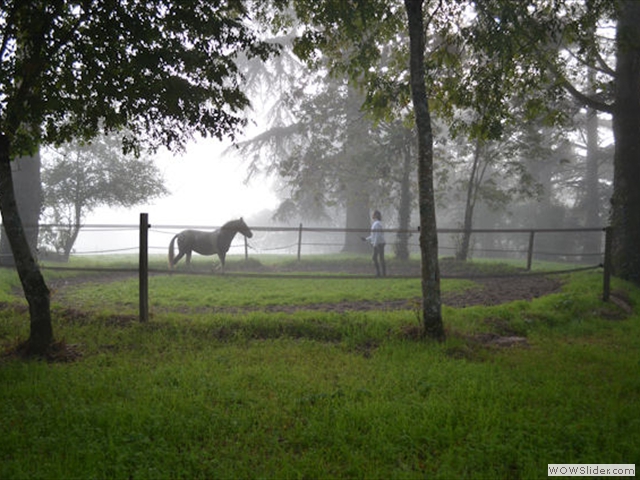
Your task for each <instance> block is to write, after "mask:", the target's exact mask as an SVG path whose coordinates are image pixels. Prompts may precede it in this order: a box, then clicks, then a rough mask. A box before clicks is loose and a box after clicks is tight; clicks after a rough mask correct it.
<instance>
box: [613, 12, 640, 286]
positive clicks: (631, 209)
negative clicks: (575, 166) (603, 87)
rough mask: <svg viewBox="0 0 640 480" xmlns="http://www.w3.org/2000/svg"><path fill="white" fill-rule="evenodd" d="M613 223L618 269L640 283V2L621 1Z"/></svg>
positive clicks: (617, 46)
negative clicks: (639, 180) (639, 186)
mask: <svg viewBox="0 0 640 480" xmlns="http://www.w3.org/2000/svg"><path fill="white" fill-rule="evenodd" d="M619 9H620V10H619V15H618V28H617V34H616V44H617V45H616V48H617V67H616V89H615V111H614V115H613V134H614V137H615V154H614V179H613V196H612V198H611V206H612V209H611V226H612V227H613V257H612V261H613V268H614V273H615V274H616V275H617V276H620V277H622V278H624V279H626V280H631V281H633V282H635V283H638V284H640V248H639V247H638V245H639V244H640V188H638V179H640V2H638V1H637V0H624V1H621V2H620V6H619Z"/></svg>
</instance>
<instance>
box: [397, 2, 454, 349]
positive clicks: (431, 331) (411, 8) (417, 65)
mask: <svg viewBox="0 0 640 480" xmlns="http://www.w3.org/2000/svg"><path fill="white" fill-rule="evenodd" d="M422 3H423V2H422V0H405V2H404V4H405V8H406V10H407V17H408V20H409V43H410V52H411V59H410V70H411V97H412V100H413V108H414V111H415V115H416V128H417V131H418V192H419V208H420V253H421V255H422V317H423V322H424V328H425V333H426V335H427V336H428V337H430V338H434V339H437V340H440V341H442V340H444V338H445V333H444V326H443V324H442V304H441V298H440V271H439V266H438V235H437V232H436V208H435V195H434V189H433V132H432V130H431V116H430V113H429V103H428V100H427V90H426V85H425V66H424V48H425V38H424V30H423V28H424V22H423V19H422Z"/></svg>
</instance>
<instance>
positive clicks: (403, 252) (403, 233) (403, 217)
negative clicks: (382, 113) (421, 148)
mask: <svg viewBox="0 0 640 480" xmlns="http://www.w3.org/2000/svg"><path fill="white" fill-rule="evenodd" d="M407 137H409V138H410V136H409V135H407ZM409 138H407V143H406V144H405V145H404V146H403V148H402V156H403V158H402V178H401V180H400V206H399V208H398V229H399V230H400V232H399V233H398V236H397V240H396V258H397V259H398V260H402V261H405V262H406V261H407V260H409V237H410V236H411V234H410V233H409V227H410V222H411V200H412V199H411V171H412V170H411V169H412V163H413V162H412V160H413V158H412V157H411V147H410V145H409V143H408V142H409Z"/></svg>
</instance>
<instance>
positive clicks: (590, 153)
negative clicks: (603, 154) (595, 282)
mask: <svg viewBox="0 0 640 480" xmlns="http://www.w3.org/2000/svg"><path fill="white" fill-rule="evenodd" d="M586 131H587V158H586V163H587V165H586V169H585V176H584V192H585V198H584V209H585V211H584V225H585V227H597V226H599V225H600V189H599V188H598V186H599V178H600V177H599V175H598V170H599V169H598V162H599V160H600V151H599V146H598V144H599V138H598V112H597V111H596V110H595V109H593V108H589V107H587V129H586ZM601 238H602V235H600V234H595V233H592V232H587V233H586V236H585V242H584V252H585V253H586V254H592V253H597V252H600V250H601V248H602V245H601V243H602V241H601ZM589 258H590V257H586V260H587V261H588V260H589Z"/></svg>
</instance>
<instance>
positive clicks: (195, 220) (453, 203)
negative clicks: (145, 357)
mask: <svg viewBox="0 0 640 480" xmlns="http://www.w3.org/2000/svg"><path fill="white" fill-rule="evenodd" d="M291 40H292V38H278V42H280V43H282V44H283V45H284V50H283V52H282V55H280V56H279V57H277V58H274V59H271V60H270V61H269V62H262V61H259V60H256V61H248V60H246V59H240V60H239V62H240V64H241V66H242V69H243V73H244V75H245V79H246V86H245V88H246V91H247V93H248V95H249V98H250V99H251V102H252V108H251V109H249V110H247V112H246V118H247V122H248V123H247V127H246V129H245V132H244V133H243V134H242V135H240V136H238V138H237V139H236V141H235V142H233V143H232V142H220V141H218V140H215V139H194V140H193V141H192V142H191V143H189V144H188V146H187V148H186V150H185V151H184V152H180V153H179V154H172V153H168V152H165V151H159V152H156V153H153V154H149V153H145V152H143V153H142V160H143V161H144V162H146V164H147V165H155V167H156V168H157V171H158V172H159V175H160V178H161V180H162V183H163V185H164V187H165V188H166V191H167V193H166V195H161V196H159V197H158V198H152V199H150V200H148V201H146V200H142V201H139V202H136V204H135V206H128V207H121V206H117V205H116V206H114V205H96V206H94V207H93V208H92V209H90V210H87V211H85V212H84V214H83V216H82V224H83V225H86V226H89V227H90V226H92V225H100V226H104V225H118V226H123V225H130V226H131V228H130V229H129V228H124V227H123V228H114V229H113V230H108V229H104V228H98V229H92V228H87V227H85V228H83V229H82V230H81V232H80V235H79V236H78V238H77V240H76V242H75V244H74V246H73V252H75V253H99V252H104V251H108V252H117V251H126V250H127V249H135V248H136V247H137V224H138V219H139V214H140V213H141V212H145V213H148V214H149V220H150V223H151V224H152V226H154V225H158V226H197V227H200V228H202V229H206V228H211V229H212V228H214V227H219V226H221V225H222V224H223V223H224V222H226V221H228V220H231V219H235V218H238V217H244V219H245V220H246V222H247V223H248V225H249V226H250V227H278V226H289V227H297V226H298V225H299V224H301V223H302V224H304V225H305V226H306V227H314V226H317V227H335V228H346V229H367V228H368V227H369V225H370V217H371V212H372V211H373V210H375V209H377V210H380V211H381V212H382V215H383V224H384V226H385V228H388V229H400V230H413V229H415V228H416V225H417V224H418V212H417V203H416V202H417V197H418V194H417V179H416V168H415V165H414V160H413V159H414V158H415V151H414V149H415V147H414V145H415V134H414V132H413V127H412V123H411V117H410V115H409V114H408V112H407V111H403V110H400V111H398V112H397V116H396V117H394V118H385V119H383V120H375V121H374V119H373V116H371V115H370V114H369V113H368V112H367V111H365V109H364V108H363V104H364V103H365V98H364V97H363V96H362V94H361V93H360V92H358V91H356V90H354V89H353V88H352V87H350V86H349V85H348V84H347V82H346V80H341V79H339V78H336V77H335V76H330V75H328V74H327V72H326V71H323V70H322V69H320V70H317V69H310V68H308V67H307V66H306V65H305V64H303V63H302V62H300V61H299V60H298V59H297V57H296V56H295V55H294V54H293V52H292V46H291V45H292V44H291ZM586 81H589V80H588V78H587V80H586ZM519 100H520V99H515V100H514V102H516V103H517V102H518V101H519ZM514 108H517V106H516V105H515V103H514ZM553 108H554V109H555V111H556V112H559V113H558V115H562V117H563V119H564V120H563V121H562V122H556V123H554V124H550V123H549V122H548V121H546V119H545V118H542V117H540V118H529V117H528V116H526V115H525V113H524V112H522V113H521V117H520V118H519V121H518V122H515V123H513V124H510V125H501V126H500V128H501V129H503V132H502V135H501V137H500V140H489V139H487V140H479V139H477V138H476V139H473V140H471V139H470V138H471V136H470V135H469V129H470V128H471V125H473V123H474V121H475V119H476V117H477V115H478V113H477V112H474V111H466V110H459V111H457V112H455V113H454V114H453V116H454V122H453V123H451V122H445V121H444V119H440V118H438V117H437V116H436V117H435V118H434V134H435V142H434V148H435V150H434V165H435V178H436V182H435V183H436V185H435V187H436V199H437V216H438V227H439V228H443V229H446V228H456V229H465V230H469V231H470V230H471V229H495V228H498V229H500V228H516V229H517V228H523V229H536V228H543V229H553V228H577V227H588V228H597V227H602V226H604V225H605V224H606V223H607V217H608V210H609V198H610V196H611V193H612V176H613V166H612V155H613V140H612V134H611V126H610V118H609V117H608V116H607V115H603V114H596V113H595V112H593V111H590V110H588V109H586V108H584V107H581V106H579V105H578V104H577V103H576V102H574V101H572V100H571V99H570V98H569V97H568V96H567V97H565V98H562V99H560V100H559V101H558V103H557V105H554V107H553ZM515 115H516V117H517V115H518V114H517V113H516V114H515ZM452 125H454V127H452ZM41 155H42V156H43V163H44V164H47V163H49V164H51V163H52V162H53V163H55V161H56V160H55V159H53V160H52V158H51V157H53V156H55V155H53V154H52V153H51V152H47V151H44V152H41ZM46 221H47V219H46V218H44V219H43V218H41V222H44V223H46ZM50 221H51V220H50ZM174 233H175V232H173V231H172V230H166V229H165V231H163V232H154V230H153V229H152V231H151V234H150V241H149V243H150V246H151V247H152V248H155V249H156V250H158V249H160V248H161V247H162V248H165V247H166V245H167V244H168V242H169V240H170V236H168V235H172V234H174ZM266 236H267V234H266V233H262V234H260V233H259V234H258V235H257V236H256V237H255V238H254V239H253V240H252V243H253V245H254V251H256V252H260V253H268V252H270V251H273V250H271V248H273V247H274V243H273V241H271V242H269V241H267V240H265V237H266ZM272 240H273V239H272ZM286 241H288V240H286ZM405 241H406V239H405ZM411 241H413V242H417V238H413V239H412V240H411ZM443 241H444V242H443V243H446V244H447V245H449V246H448V247H446V248H447V249H448V250H447V251H445V252H443V253H445V254H449V255H456V256H457V257H460V258H461V259H466V258H470V257H471V256H473V255H474V254H478V252H481V251H484V252H491V251H499V250H501V249H505V250H510V249H518V248H520V247H521V245H522V244H523V243H525V242H526V238H525V236H522V235H521V236H518V237H517V238H516V239H515V240H514V238H507V237H505V236H504V235H501V236H490V235H486V234H485V235H473V236H472V235H469V236H464V235H448V236H447V238H446V239H443ZM261 242H262V244H261ZM340 242H341V243H342V245H338V243H340ZM388 242H390V243H392V242H395V237H393V238H391V239H390V240H388ZM601 242H602V236H601V235H600V234H587V233H584V234H581V235H568V234H565V235H561V234H558V235H551V236H547V237H546V239H545V240H543V241H542V244H541V249H542V250H544V249H547V250H549V251H550V252H551V251H555V252H558V251H560V252H568V253H569V252H570V253H572V254H576V255H579V254H581V253H582V254H584V255H587V256H588V255H595V254H596V253H599V252H600V250H601V247H602V245H601ZM276 243H277V242H276ZM329 243H331V244H332V249H333V250H335V251H353V252H366V251H367V247H366V245H363V244H362V242H361V241H360V238H359V236H358V235H343V236H342V239H341V240H340V239H338V240H331V241H330V242H329ZM261 246H263V247H264V248H261ZM42 248H45V249H46V248H50V246H47V245H43V246H42ZM405 248H406V247H405ZM326 250H327V249H323V248H319V249H318V251H326ZM158 253H159V252H158ZM232 253H233V252H232ZM390 253H392V252H390ZM395 253H396V254H398V255H400V256H402V255H407V254H408V252H397V251H396V252H395Z"/></svg>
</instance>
